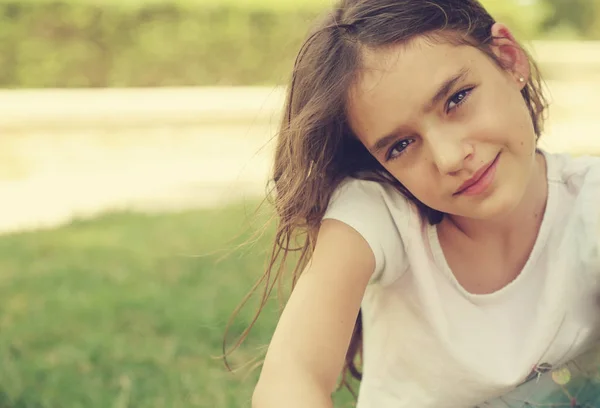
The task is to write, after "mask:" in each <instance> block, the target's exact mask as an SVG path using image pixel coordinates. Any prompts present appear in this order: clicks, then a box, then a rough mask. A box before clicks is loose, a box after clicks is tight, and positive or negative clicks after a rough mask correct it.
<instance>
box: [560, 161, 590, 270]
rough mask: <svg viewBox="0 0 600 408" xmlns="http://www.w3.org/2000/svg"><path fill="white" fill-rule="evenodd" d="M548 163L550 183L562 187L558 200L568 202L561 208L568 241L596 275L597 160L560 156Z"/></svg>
mask: <svg viewBox="0 0 600 408" xmlns="http://www.w3.org/2000/svg"><path fill="white" fill-rule="evenodd" d="M550 160H551V161H552V162H553V166H554V168H553V173H554V178H555V180H554V181H555V182H559V183H560V184H562V185H563V188H564V192H565V193H563V195H562V197H565V196H566V197H568V201H569V202H571V203H572V205H569V206H568V207H564V210H565V212H567V213H568V218H569V219H570V222H571V224H570V225H571V227H572V232H573V234H572V235H570V239H571V240H572V242H573V243H574V245H575V246H576V247H577V248H578V252H579V254H580V258H581V259H582V260H583V261H584V264H586V265H589V266H590V267H591V268H592V269H593V270H594V272H595V273H597V274H600V157H594V156H578V157H571V156H568V155H562V154H561V155H551V156H550ZM551 181H552V180H551ZM566 215H567V214H565V216H566Z"/></svg>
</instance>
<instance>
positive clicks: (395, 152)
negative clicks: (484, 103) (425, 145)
mask: <svg viewBox="0 0 600 408" xmlns="http://www.w3.org/2000/svg"><path fill="white" fill-rule="evenodd" d="M473 89H475V87H470V88H465V89H463V90H460V91H458V92H456V93H455V94H453V95H452V96H451V97H450V98H448V100H447V101H446V105H445V112H446V113H447V114H450V113H452V112H453V111H455V110H456V109H458V108H460V107H461V106H462V105H463V104H464V103H465V102H466V101H467V100H468V99H469V96H470V95H471V93H472V92H473ZM414 141H415V139H414V138H407V139H402V140H399V141H398V142H396V143H395V144H393V145H392V146H391V147H390V149H389V150H388V152H387V154H386V157H385V160H386V161H390V160H394V159H396V158H398V157H399V156H400V155H401V154H402V153H403V152H404V150H406V148H407V147H408V146H409V145H411V144H412V143H414Z"/></svg>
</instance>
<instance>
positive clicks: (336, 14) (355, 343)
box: [224, 0, 547, 391]
mask: <svg viewBox="0 0 600 408" xmlns="http://www.w3.org/2000/svg"><path fill="white" fill-rule="evenodd" d="M494 23H495V20H494V19H493V18H492V16H491V15H490V14H489V13H488V12H487V11H486V10H485V9H484V8H483V6H482V5H481V4H480V3H479V2H478V1H477V0H419V1H415V0H341V1H340V2H339V3H338V5H337V6H336V7H335V8H334V9H333V11H332V12H330V13H328V14H327V15H325V16H324V17H323V19H322V20H321V21H320V22H319V23H318V24H317V25H316V27H315V28H314V29H313V31H312V32H311V33H310V34H309V36H308V38H307V39H306V41H305V42H304V44H303V46H302V47H301V49H300V51H299V53H298V56H297V59H296V62H295V65H294V68H293V72H292V77H291V82H290V85H289V87H288V91H287V92H288V93H287V100H286V103H285V109H284V117H283V120H282V123H281V126H280V129H279V132H278V135H277V146H276V151H275V161H274V168H273V177H272V181H273V191H272V193H273V195H272V198H273V203H274V207H275V210H276V217H277V228H276V233H275V242H274V244H273V248H272V252H271V255H270V260H269V264H268V267H267V269H266V271H265V274H264V275H263V276H262V278H261V280H260V281H259V282H258V283H257V285H256V286H255V287H254V289H253V290H256V289H258V288H259V287H260V285H264V289H263V292H262V301H261V304H260V307H259V309H258V311H257V313H256V316H255V319H254V320H253V322H252V323H251V324H250V326H249V327H248V328H247V330H246V331H244V333H243V334H242V336H241V338H240V339H239V341H238V342H237V343H236V344H235V345H234V348H235V347H237V346H239V344H240V343H241V342H242V341H243V339H244V338H245V337H246V336H247V334H248V332H249V330H250V329H251V327H252V325H253V324H254V322H255V321H256V318H257V317H258V315H259V314H260V312H261V310H262V308H263V306H264V305H265V302H266V300H267V298H268V296H269V294H270V293H271V290H272V289H273V286H274V285H275V282H276V281H278V280H281V277H282V274H283V271H284V270H285V264H286V259H287V257H288V255H289V254H291V253H295V254H297V255H298V258H296V264H295V267H294V268H293V272H292V288H293V286H294V285H295V283H296V281H297V280H298V277H299V276H300V274H301V272H302V270H303V269H304V268H305V266H306V264H307V262H308V260H309V258H310V256H311V254H312V251H313V249H314V245H315V240H316V235H317V233H318V230H319V226H320V223H321V221H322V217H323V215H324V212H325V210H326V208H327V205H328V202H329V199H330V197H331V195H332V193H333V191H334V190H335V189H336V187H337V186H338V185H339V183H340V181H342V180H343V179H344V178H346V177H356V178H362V179H369V180H375V181H379V182H382V183H389V184H392V185H393V186H394V187H395V188H397V189H398V190H399V191H401V192H402V193H403V194H405V195H406V196H407V197H408V198H410V199H411V200H413V201H414V202H415V204H416V205H417V206H418V207H419V208H420V209H421V211H422V213H423V215H424V217H426V218H427V219H428V220H429V222H430V223H432V224H436V223H439V222H440V221H441V220H442V217H443V214H441V213H439V212H437V211H435V210H433V209H430V208H427V207H426V206H425V205H423V204H422V203H419V202H418V201H417V200H416V199H415V198H414V197H413V196H412V195H411V194H410V192H408V191H407V190H406V189H405V188H404V187H403V186H402V185H401V184H400V183H399V182H398V181H397V180H396V179H394V177H392V176H391V175H390V174H389V173H388V172H387V171H386V170H385V169H384V168H383V166H381V165H380V163H379V162H378V161H377V160H375V159H374V157H373V156H372V155H371V154H370V153H369V152H368V151H367V150H366V148H365V147H364V146H363V145H362V143H360V142H359V141H358V139H357V138H356V137H355V136H354V134H353V132H352V130H351V129H350V126H349V124H348V119H347V116H346V102H347V97H348V92H349V89H350V88H351V86H352V85H353V82H354V81H355V80H356V78H357V75H358V74H359V72H360V69H361V54H362V51H363V50H364V49H379V48H381V47H385V46H389V45H395V44H401V43H406V42H407V41H409V40H411V39H413V38H415V37H416V36H422V35H426V36H428V37H429V38H430V39H431V40H432V41H438V42H451V43H454V44H456V45H459V44H463V45H469V46H473V47H476V48H478V49H479V50H481V51H482V52H484V53H485V54H486V55H488V56H489V57H490V58H492V59H493V61H494V62H495V63H497V64H498V65H499V66H500V67H501V68H505V67H503V66H502V63H501V61H499V60H498V59H497V58H496V56H495V54H493V53H492V51H491V49H490V45H491V42H492V40H493V38H492V36H491V28H492V26H493V24H494ZM530 65H531V67H530V68H531V75H530V78H529V80H528V83H527V84H526V86H525V87H524V88H523V90H522V96H523V98H524V100H525V103H526V105H527V106H528V108H529V111H530V114H531V119H532V122H533V125H534V129H535V133H536V135H537V137H538V138H539V136H540V135H541V132H542V128H543V122H544V118H543V113H544V111H545V109H546V107H547V105H546V100H545V97H544V94H543V91H542V82H541V79H540V74H539V70H538V69H537V67H536V65H535V63H534V62H533V61H532V60H531V58H530ZM237 310H239V308H238V309H237ZM237 310H236V313H237ZM224 351H225V342H224ZM361 351H362V324H361V314H360V313H359V315H358V318H357V321H356V325H355V328H354V332H353V335H352V340H351V342H350V347H349V348H348V351H347V354H346V361H345V365H344V370H343V376H342V381H341V383H342V384H344V385H346V386H348V388H350V387H349V384H348V381H347V379H348V374H350V375H351V376H352V377H354V378H356V379H359V380H360V378H361V373H360V370H359V367H358V366H357V356H358V355H361V354H362V353H361ZM340 385H341V384H340ZM350 391H352V390H350Z"/></svg>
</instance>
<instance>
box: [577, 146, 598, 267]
mask: <svg viewBox="0 0 600 408" xmlns="http://www.w3.org/2000/svg"><path fill="white" fill-rule="evenodd" d="M580 205H581V209H580V210H581V214H583V217H584V222H583V223H582V224H583V233H582V236H583V237H584V239H585V243H586V245H584V246H583V247H582V248H581V249H582V250H583V251H584V253H583V257H584V261H586V263H588V264H589V265H590V266H591V267H592V269H593V270H594V272H595V273H596V275H597V277H598V278H600V158H596V160H594V161H593V162H592V165H591V166H590V168H589V171H588V172H587V174H586V176H585V182H584V185H583V187H582V191H581V196H580Z"/></svg>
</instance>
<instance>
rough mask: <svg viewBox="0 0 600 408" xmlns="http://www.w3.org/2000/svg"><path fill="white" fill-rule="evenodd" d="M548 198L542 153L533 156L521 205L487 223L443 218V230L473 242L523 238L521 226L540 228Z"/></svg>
mask: <svg viewBox="0 0 600 408" xmlns="http://www.w3.org/2000/svg"><path fill="white" fill-rule="evenodd" d="M547 198H548V183H547V177H546V161H545V158H544V157H543V155H542V154H541V153H537V154H536V156H535V168H534V170H533V172H532V177H531V179H530V181H529V185H528V187H527V189H526V192H525V195H524V196H523V199H522V200H521V202H520V203H519V204H518V205H517V206H516V207H515V208H514V209H513V210H512V211H510V212H509V213H507V214H504V215H502V216H501V217H497V218H494V219H490V220H475V219H469V218H465V217H455V216H446V217H444V220H443V221H442V224H444V223H445V224H447V225H446V226H445V228H451V229H458V230H459V231H460V232H461V233H463V234H464V235H465V236H466V237H468V238H470V239H473V240H478V241H479V240H490V239H491V240H502V241H505V242H506V240H507V239H510V238H511V237H513V236H514V235H515V234H517V235H519V234H522V231H523V227H524V226H531V227H534V228H535V231H536V233H537V230H538V229H539V225H540V224H541V221H542V218H543V215H544V211H545V209H546V202H547Z"/></svg>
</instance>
